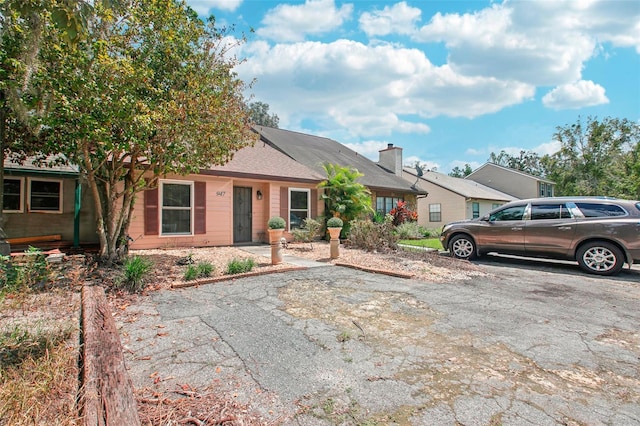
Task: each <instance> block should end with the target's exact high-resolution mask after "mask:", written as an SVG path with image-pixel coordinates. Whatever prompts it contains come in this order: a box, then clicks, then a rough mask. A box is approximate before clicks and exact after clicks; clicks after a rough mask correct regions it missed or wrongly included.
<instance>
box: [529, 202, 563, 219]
mask: <svg viewBox="0 0 640 426" xmlns="http://www.w3.org/2000/svg"><path fill="white" fill-rule="evenodd" d="M561 218H562V219H571V213H570V212H569V210H568V209H567V207H566V206H565V205H564V204H540V205H533V206H531V220H544V219H561Z"/></svg>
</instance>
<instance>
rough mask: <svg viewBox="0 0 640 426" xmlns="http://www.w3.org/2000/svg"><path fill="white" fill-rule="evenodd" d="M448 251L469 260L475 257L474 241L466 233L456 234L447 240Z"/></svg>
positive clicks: (452, 254) (454, 255) (459, 257)
mask: <svg viewBox="0 0 640 426" xmlns="http://www.w3.org/2000/svg"><path fill="white" fill-rule="evenodd" d="M449 253H451V256H453V257H455V258H458V259H465V260H471V259H473V258H475V257H476V243H475V242H474V241H473V239H472V238H471V237H470V236H468V235H465V234H460V235H456V236H455V237H453V238H451V241H449Z"/></svg>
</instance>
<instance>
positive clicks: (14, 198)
mask: <svg viewBox="0 0 640 426" xmlns="http://www.w3.org/2000/svg"><path fill="white" fill-rule="evenodd" d="M22 182H23V181H22V179H13V178H5V179H4V211H5V212H16V213H19V212H22Z"/></svg>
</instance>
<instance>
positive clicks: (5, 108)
mask: <svg viewBox="0 0 640 426" xmlns="http://www.w3.org/2000/svg"><path fill="white" fill-rule="evenodd" d="M103 1H104V2H105V3H106V4H111V1H112V0H103ZM91 9H92V6H91V5H90V3H88V2H86V1H84V0H66V1H62V2H59V1H56V0H41V1H25V0H3V1H0V47H1V49H0V249H1V250H0V251H2V252H5V251H8V250H9V248H8V245H6V241H5V238H6V234H5V231H4V216H3V213H2V212H3V210H4V185H3V183H4V160H5V158H6V155H7V154H11V156H12V159H13V160H15V161H16V162H24V160H25V157H26V156H27V155H29V154H33V153H37V152H39V151H40V148H41V144H42V140H41V139H40V138H39V135H38V128H37V127H34V125H33V120H32V118H34V117H37V116H38V115H39V114H41V113H42V112H43V110H44V105H45V103H44V102H43V101H42V98H41V93H38V92H37V91H36V90H35V88H34V86H33V85H32V77H33V75H34V74H35V73H36V72H38V70H39V66H38V65H39V60H38V59H39V53H40V49H41V45H42V41H43V39H45V38H46V35H47V34H48V32H49V31H50V29H51V27H52V26H55V27H56V28H58V29H60V30H61V32H60V36H61V37H63V38H64V39H65V40H66V41H67V42H68V43H70V44H73V43H75V42H77V41H78V40H79V39H80V38H81V37H82V36H83V35H84V34H85V30H86V17H87V16H88V14H89V12H90V11H91Z"/></svg>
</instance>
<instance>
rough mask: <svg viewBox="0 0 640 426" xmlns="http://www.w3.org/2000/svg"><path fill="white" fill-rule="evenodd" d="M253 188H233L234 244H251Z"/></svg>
mask: <svg viewBox="0 0 640 426" xmlns="http://www.w3.org/2000/svg"><path fill="white" fill-rule="evenodd" d="M252 193H253V189H252V188H245V187H242V186H234V187H233V243H234V244H237V243H248V242H251V209H252V206H251V194H252Z"/></svg>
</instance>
